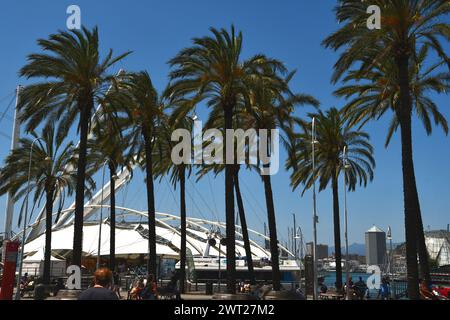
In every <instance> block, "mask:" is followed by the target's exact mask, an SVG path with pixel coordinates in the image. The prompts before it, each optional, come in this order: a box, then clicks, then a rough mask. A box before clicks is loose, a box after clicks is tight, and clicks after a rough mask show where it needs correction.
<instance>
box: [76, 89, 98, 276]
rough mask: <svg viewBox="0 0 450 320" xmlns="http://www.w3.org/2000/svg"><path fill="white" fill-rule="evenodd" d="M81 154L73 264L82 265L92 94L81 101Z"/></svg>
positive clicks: (79, 158) (78, 173)
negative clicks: (85, 101)
mask: <svg viewBox="0 0 450 320" xmlns="http://www.w3.org/2000/svg"><path fill="white" fill-rule="evenodd" d="M80 105H81V107H80V110H81V111H80V125H79V128H80V154H79V156H78V168H77V185H76V194H75V213H74V216H75V217H74V231H73V252H72V262H71V263H72V264H73V265H77V266H80V267H81V254H82V252H83V251H82V250H83V220H84V193H85V180H86V153H87V140H88V139H87V138H88V132H89V122H90V117H91V110H92V108H93V105H94V101H93V98H92V96H91V97H89V98H88V102H87V103H85V104H84V103H80Z"/></svg>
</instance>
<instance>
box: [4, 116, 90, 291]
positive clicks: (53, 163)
mask: <svg viewBox="0 0 450 320" xmlns="http://www.w3.org/2000/svg"><path fill="white" fill-rule="evenodd" d="M31 137H32V138H33V139H30V138H22V139H21V140H20V147H19V148H17V149H15V150H14V151H13V152H12V153H11V154H10V155H9V156H8V157H7V159H6V164H5V166H4V167H3V168H2V169H1V171H0V181H1V183H0V195H3V194H5V193H6V192H11V193H12V194H13V196H14V199H15V200H16V201H18V200H19V199H20V198H22V197H23V196H25V197H28V196H29V195H28V190H30V191H31V190H32V191H33V192H34V198H33V200H34V205H33V208H34V207H35V206H38V207H39V205H40V202H41V199H42V198H43V197H44V196H45V254H44V274H43V281H44V284H50V258H51V250H52V248H51V244H52V225H53V218H54V217H53V206H54V202H55V199H56V197H57V196H58V195H59V197H60V198H59V199H60V200H59V204H58V214H57V216H56V221H57V220H58V218H59V214H60V212H61V210H62V209H63V207H64V200H65V197H66V195H68V196H70V195H72V193H73V190H74V189H75V186H76V178H77V176H76V174H77V171H76V169H75V167H74V166H73V164H74V161H75V160H76V159H75V158H74V156H75V155H74V154H75V149H74V147H73V144H72V143H68V144H67V145H65V146H64V145H63V144H62V140H61V139H60V138H59V137H57V136H56V135H55V129H54V126H53V125H52V124H51V123H50V124H49V125H48V126H46V127H45V128H44V129H43V130H42V139H40V140H36V139H38V136H37V134H36V133H35V132H34V131H33V132H31ZM34 141H35V142H36V143H35V144H33V142H34ZM31 148H33V150H32V158H31V165H30V152H31ZM29 170H30V171H29ZM28 171H29V172H28ZM28 174H29V175H30V189H28ZM87 182H88V183H89V184H90V186H88V190H89V189H90V188H91V187H92V186H94V183H93V181H92V179H90V178H88V180H87ZM24 202H25V201H24ZM22 211H23V207H22V210H21V213H22ZM32 211H33V210H32ZM32 211H31V212H32ZM21 220H22V214H21V215H20V216H19V224H20V222H21ZM22 223H25V224H26V223H28V221H23V222H22Z"/></svg>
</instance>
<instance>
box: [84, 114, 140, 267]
mask: <svg viewBox="0 0 450 320" xmlns="http://www.w3.org/2000/svg"><path fill="white" fill-rule="evenodd" d="M104 107H105V106H104ZM106 119H107V118H106ZM106 119H103V121H101V122H100V123H98V124H96V125H94V126H93V128H92V132H93V136H92V138H91V139H90V140H88V150H89V153H88V158H87V163H88V172H92V173H94V172H97V171H98V170H99V169H102V167H103V166H104V165H107V166H108V169H109V188H110V194H109V202H110V219H109V220H110V244H109V269H110V270H113V271H114V270H115V269H116V254H115V248H116V179H117V175H116V174H117V171H118V170H120V169H121V168H124V167H127V169H128V171H129V172H132V167H131V161H132V159H131V157H130V155H128V154H127V153H126V151H127V149H129V139H127V138H128V137H127V136H124V135H122V132H121V129H122V128H121V126H123V125H124V119H117V118H116V119H114V123H116V124H119V126H118V127H117V126H116V125H114V124H113V123H112V122H110V121H107V120H106ZM103 187H104V186H102V188H103Z"/></svg>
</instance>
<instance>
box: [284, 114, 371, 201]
mask: <svg viewBox="0 0 450 320" xmlns="http://www.w3.org/2000/svg"><path fill="white" fill-rule="evenodd" d="M309 117H310V118H311V119H312V118H315V119H316V140H317V144H316V146H315V153H316V154H315V156H316V159H315V161H316V171H315V172H313V171H312V144H311V141H312V132H311V123H310V122H305V121H302V123H301V126H302V130H301V132H300V133H298V134H295V139H294V140H293V141H292V143H291V147H290V150H289V151H290V155H289V158H288V160H287V162H286V169H288V170H290V169H292V170H293V172H292V174H291V185H292V187H293V188H294V189H297V188H298V187H299V186H300V185H302V186H303V192H302V193H304V192H305V191H306V190H308V189H310V188H311V187H312V184H313V181H314V180H317V181H318V182H319V191H322V190H324V189H326V188H327V187H328V186H329V185H330V182H331V180H332V179H333V178H338V177H339V175H340V174H341V173H343V172H345V174H346V175H347V181H348V188H349V190H350V191H354V190H355V189H356V186H357V185H360V186H364V187H365V186H366V185H367V182H369V181H372V180H373V177H374V171H373V170H374V168H375V160H374V158H373V147H372V146H371V144H370V142H369V135H368V134H367V133H365V132H363V131H360V130H355V128H353V127H351V126H350V125H348V123H347V121H346V120H345V117H344V116H343V114H342V113H341V112H339V111H338V110H337V109H335V108H331V109H330V110H328V111H326V112H323V111H320V112H318V113H316V114H310V115H309ZM344 147H347V164H348V165H349V167H348V168H347V169H346V170H344V167H343V163H342V156H343V150H344Z"/></svg>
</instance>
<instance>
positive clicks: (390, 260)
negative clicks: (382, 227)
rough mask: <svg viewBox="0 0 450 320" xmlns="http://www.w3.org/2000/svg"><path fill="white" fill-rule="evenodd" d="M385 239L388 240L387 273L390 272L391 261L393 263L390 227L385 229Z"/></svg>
mask: <svg viewBox="0 0 450 320" xmlns="http://www.w3.org/2000/svg"><path fill="white" fill-rule="evenodd" d="M387 239H388V240H389V256H388V264H389V268H388V270H387V271H388V272H387V273H388V275H389V274H390V273H392V263H393V257H394V256H393V252H392V230H391V227H390V226H389V227H388V231H387Z"/></svg>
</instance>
